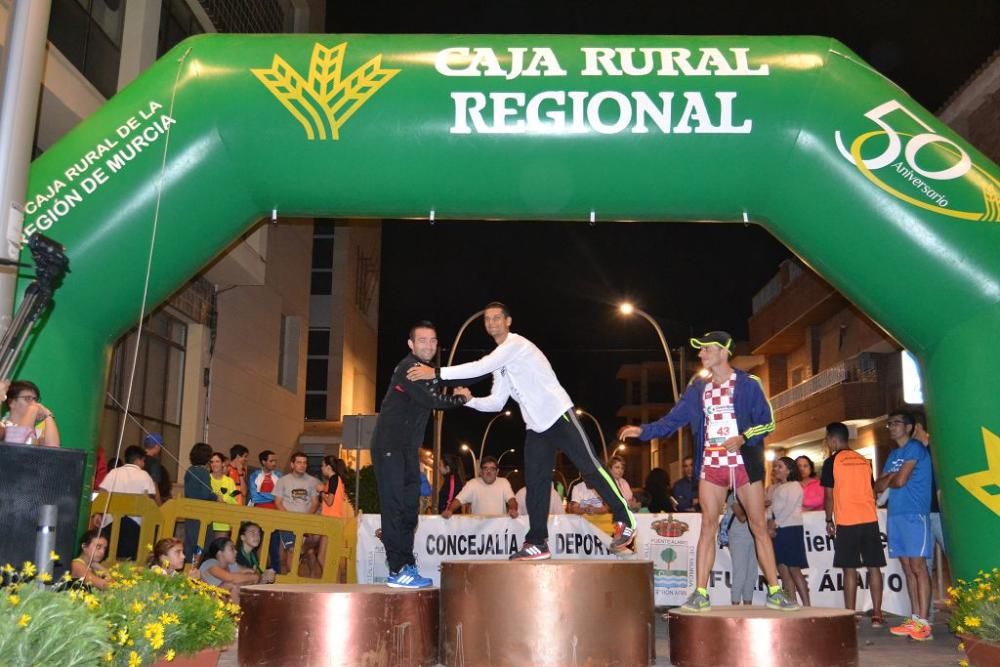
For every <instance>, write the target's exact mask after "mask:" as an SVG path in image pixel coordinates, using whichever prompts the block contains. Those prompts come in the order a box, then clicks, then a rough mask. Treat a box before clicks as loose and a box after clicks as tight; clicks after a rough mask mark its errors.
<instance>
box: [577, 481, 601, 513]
mask: <svg viewBox="0 0 1000 667" xmlns="http://www.w3.org/2000/svg"><path fill="white" fill-rule="evenodd" d="M567 511H568V512H569V514H607V513H608V512H610V511H611V508H610V507H608V506H607V504H606V503H605V502H604V499H603V498H601V496H600V494H598V493H597V491H596V490H595V489H594V488H593V487H592V486H590V484H588V483H587V480H583V481H582V482H580V483H579V484H577V485H576V486H574V487H573V492H572V495H571V496H570V500H569V508H568V510H567Z"/></svg>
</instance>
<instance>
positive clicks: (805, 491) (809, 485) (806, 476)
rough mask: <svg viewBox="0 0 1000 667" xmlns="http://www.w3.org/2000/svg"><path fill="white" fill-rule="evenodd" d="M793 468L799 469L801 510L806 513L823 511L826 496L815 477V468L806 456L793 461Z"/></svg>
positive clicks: (817, 478)
mask: <svg viewBox="0 0 1000 667" xmlns="http://www.w3.org/2000/svg"><path fill="white" fill-rule="evenodd" d="M795 466H796V467H797V468H798V469H799V478H800V479H801V481H800V482H799V484H801V485H802V509H803V511H806V512H811V511H814V510H821V509H823V504H824V503H825V502H826V494H825V493H824V491H823V485H822V484H820V483H819V477H817V476H816V466H815V465H813V462H812V459H811V458H809V457H808V456H800V457H798V458H797V459H795Z"/></svg>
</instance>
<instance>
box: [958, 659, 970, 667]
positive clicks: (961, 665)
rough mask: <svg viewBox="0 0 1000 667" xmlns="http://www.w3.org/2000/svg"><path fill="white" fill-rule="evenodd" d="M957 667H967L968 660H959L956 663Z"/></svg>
mask: <svg viewBox="0 0 1000 667" xmlns="http://www.w3.org/2000/svg"><path fill="white" fill-rule="evenodd" d="M958 667H969V661H968V660H959V661H958Z"/></svg>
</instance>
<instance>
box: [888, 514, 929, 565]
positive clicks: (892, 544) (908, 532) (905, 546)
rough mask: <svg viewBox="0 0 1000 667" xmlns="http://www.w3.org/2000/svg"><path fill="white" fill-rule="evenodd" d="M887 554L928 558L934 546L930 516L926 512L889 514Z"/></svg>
mask: <svg viewBox="0 0 1000 667" xmlns="http://www.w3.org/2000/svg"><path fill="white" fill-rule="evenodd" d="M886 527H887V528H888V531H889V556H890V557H892V558H929V557H930V555H931V552H932V550H933V548H934V535H933V534H932V533H931V517H930V515H928V514H890V515H889V519H888V521H887V526H886Z"/></svg>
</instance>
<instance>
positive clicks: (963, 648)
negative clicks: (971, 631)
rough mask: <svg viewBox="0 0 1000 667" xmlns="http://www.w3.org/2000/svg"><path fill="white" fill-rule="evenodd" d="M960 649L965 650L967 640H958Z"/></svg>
mask: <svg viewBox="0 0 1000 667" xmlns="http://www.w3.org/2000/svg"><path fill="white" fill-rule="evenodd" d="M958 650H959V651H964V650H965V642H958Z"/></svg>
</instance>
